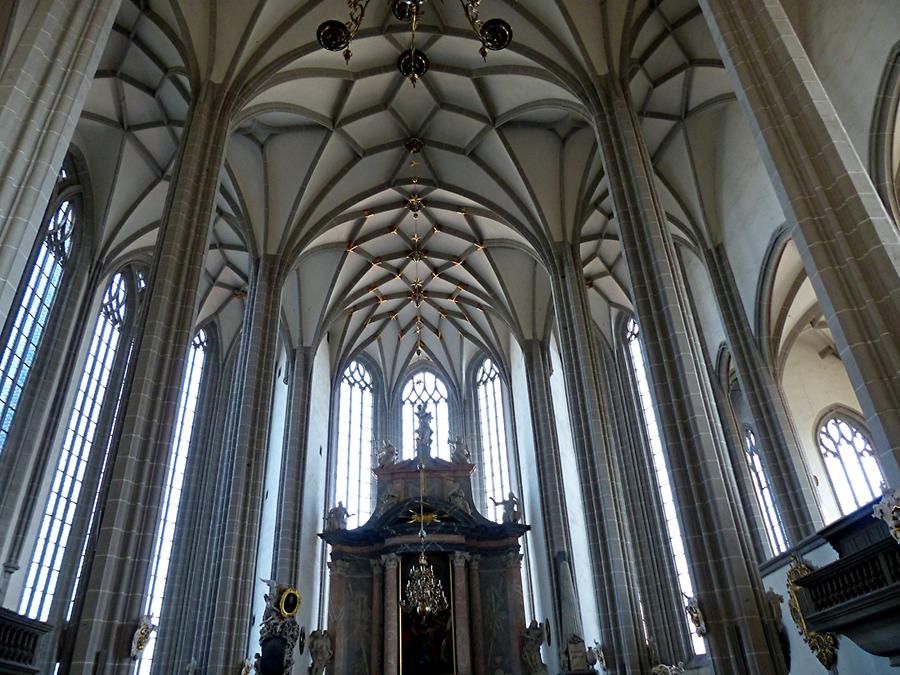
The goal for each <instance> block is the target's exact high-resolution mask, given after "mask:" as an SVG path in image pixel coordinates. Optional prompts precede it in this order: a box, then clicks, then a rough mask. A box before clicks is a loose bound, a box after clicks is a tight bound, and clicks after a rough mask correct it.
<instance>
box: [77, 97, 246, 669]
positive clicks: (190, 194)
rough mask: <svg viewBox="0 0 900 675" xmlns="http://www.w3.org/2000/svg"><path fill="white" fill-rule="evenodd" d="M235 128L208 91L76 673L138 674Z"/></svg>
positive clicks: (147, 330)
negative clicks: (134, 643)
mask: <svg viewBox="0 0 900 675" xmlns="http://www.w3.org/2000/svg"><path fill="white" fill-rule="evenodd" d="M228 123H229V111H228V99H227V98H226V97H225V96H224V92H223V91H222V89H221V87H220V86H218V85H212V84H206V85H204V86H203V88H202V89H201V90H200V91H199V92H197V98H196V100H195V101H194V104H193V106H192V109H191V113H190V117H189V119H188V122H187V125H186V127H185V130H184V135H183V137H182V142H181V150H180V153H179V157H178V159H177V163H176V166H175V173H174V176H173V178H172V187H171V188H170V190H169V195H168V198H167V202H166V209H165V215H164V218H163V222H162V225H161V226H160V230H159V234H158V238H157V246H156V255H155V256H154V260H153V265H152V267H151V271H150V275H149V279H148V281H147V284H148V288H147V290H146V293H147V298H148V300H147V306H146V308H145V312H144V314H143V316H142V317H141V318H140V321H139V324H138V327H137V330H136V336H137V337H136V340H135V344H134V347H133V353H132V359H133V362H134V368H133V369H132V372H133V373H134V374H133V376H132V377H131V378H130V379H131V381H130V382H126V384H125V394H124V396H125V398H124V400H123V403H122V407H123V411H122V414H123V422H122V433H121V436H120V437H119V439H118V443H117V444H116V445H115V446H114V447H113V448H111V450H110V458H109V464H108V467H109V468H108V482H109V488H108V492H107V494H108V497H107V499H106V500H105V503H104V506H103V508H102V510H101V513H102V519H101V520H100V524H99V530H98V537H97V542H96V548H95V552H94V555H93V559H92V561H90V568H89V569H90V573H89V575H88V576H87V577H86V595H85V600H84V603H83V606H82V613H81V616H80V619H79V621H78V622H77V625H78V628H77V634H76V637H75V645H74V652H73V657H72V661H71V672H82V671H92V669H94V668H95V667H100V668H102V669H103V670H102V672H104V673H123V674H124V673H129V672H130V671H131V669H132V668H133V667H134V664H133V662H132V661H131V658H130V653H129V651H130V641H131V635H132V634H133V632H134V630H135V628H136V627H137V622H138V618H139V617H140V615H141V614H142V612H143V608H144V602H145V599H146V592H147V583H148V575H149V570H150V561H151V557H152V555H153V544H154V535H155V532H156V526H157V523H158V519H159V506H160V499H161V495H162V490H163V484H164V482H165V476H166V470H167V463H168V458H169V453H170V451H171V443H172V435H173V432H174V425H175V420H176V417H177V412H178V404H179V400H180V396H181V385H182V381H183V379H184V369H185V359H186V356H187V352H188V349H189V348H190V343H191V340H192V338H193V334H194V318H195V309H196V305H197V286H198V281H199V278H200V273H201V271H202V269H203V261H204V257H205V253H206V243H207V238H208V232H209V224H210V222H211V219H212V215H213V208H214V205H215V199H216V193H217V189H218V184H219V172H220V170H221V167H222V163H223V160H224V151H225V141H226V138H227V135H228ZM85 565H86V566H87V565H88V562H87V561H86V563H85ZM98 664H102V665H100V666H98ZM98 672H100V671H98Z"/></svg>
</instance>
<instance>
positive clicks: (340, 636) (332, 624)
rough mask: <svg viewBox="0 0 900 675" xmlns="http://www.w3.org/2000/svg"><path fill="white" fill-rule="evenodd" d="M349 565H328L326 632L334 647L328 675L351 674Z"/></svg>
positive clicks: (332, 562)
mask: <svg viewBox="0 0 900 675" xmlns="http://www.w3.org/2000/svg"><path fill="white" fill-rule="evenodd" d="M349 568H350V564H349V563H348V562H347V561H346V560H332V561H331V562H329V563H328V574H329V576H330V581H331V583H330V584H329V588H330V591H329V596H328V632H329V633H330V634H331V640H332V645H333V647H334V657H333V659H332V661H331V665H330V666H328V672H329V673H336V674H337V675H349V673H351V672H353V671H352V670H351V669H350V668H349V665H350V664H349V663H348V658H347V657H348V655H349V652H350V650H349V647H350V645H349V638H348V635H347V633H348V631H347V626H348V624H349V623H350V617H349V616H348V612H349V611H350V610H349V608H348V607H347V593H346V591H347V583H348V582H347V573H348V572H349V571H350V569H349Z"/></svg>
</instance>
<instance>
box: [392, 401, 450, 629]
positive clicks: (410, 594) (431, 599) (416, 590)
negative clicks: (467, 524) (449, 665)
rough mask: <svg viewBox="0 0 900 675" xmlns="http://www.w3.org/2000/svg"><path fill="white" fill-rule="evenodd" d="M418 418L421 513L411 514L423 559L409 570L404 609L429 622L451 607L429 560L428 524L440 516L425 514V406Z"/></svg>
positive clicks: (428, 436) (427, 429)
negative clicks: (426, 552)
mask: <svg viewBox="0 0 900 675" xmlns="http://www.w3.org/2000/svg"><path fill="white" fill-rule="evenodd" d="M416 415H417V416H418V418H419V429H418V439H417V446H419V447H417V448H416V452H417V453H418V455H419V463H418V469H419V512H418V513H415V512H414V511H413V512H411V514H412V518H410V522H413V523H418V524H419V559H418V561H417V562H416V564H415V565H413V568H412V569H411V570H410V571H409V580H408V581H407V582H406V591H405V592H404V594H403V599H402V601H401V602H400V607H401V608H402V609H403V611H404V612H415V613H416V614H418V615H419V616H420V617H421V618H422V619H425V618H427V617H429V616H431V615H434V614H440V613H441V612H444V611H446V609H447V607H448V606H449V604H448V602H447V596H446V595H444V587H443V585H442V584H441V580H440V579H438V578H437V577H435V575H434V567H433V566H431V565H430V564H428V560H427V559H426V558H425V536H426V534H425V523H426V522H431V523H433V522H439V521H438V517H437V514H436V513H425V456H426V455H429V456H430V454H431V426H430V425H429V424H428V420H430V419H431V415H430V414H428V413H427V412H426V410H425V407H424V405H420V407H419V410H418V411H417V412H416ZM426 432H427V433H426ZM426 445H427V448H426V447H425V446H426Z"/></svg>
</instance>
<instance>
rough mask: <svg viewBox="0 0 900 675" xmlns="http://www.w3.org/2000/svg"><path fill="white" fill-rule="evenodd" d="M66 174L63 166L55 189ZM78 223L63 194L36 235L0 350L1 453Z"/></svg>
mask: <svg viewBox="0 0 900 675" xmlns="http://www.w3.org/2000/svg"><path fill="white" fill-rule="evenodd" d="M67 179H68V175H67V173H66V171H65V169H63V170H62V171H61V172H60V175H59V178H58V180H57V189H59V188H60V187H61V186H63V185H64V184H65V181H66V180H67ZM75 227H76V214H75V207H74V204H73V203H72V201H71V200H68V199H64V200H62V201H60V202H59V204H58V205H57V206H56V208H55V209H54V210H53V211H52V212H51V214H50V217H49V218H48V219H47V222H46V223H44V227H43V229H42V230H41V232H40V234H39V235H38V236H39V237H40V244H38V246H37V253H36V255H35V257H34V259H33V262H32V263H31V268H30V270H29V271H28V272H27V277H26V279H27V280H26V281H25V287H24V289H23V291H22V295H21V299H20V301H19V306H18V307H17V308H16V309H15V310H14V311H15V318H14V319H13V324H12V329H11V330H10V333H9V337H8V338H7V340H6V345H5V346H4V347H3V354H2V356H0V453H2V452H3V448H4V447H5V446H6V438H7V436H8V435H9V431H10V428H11V427H12V422H13V417H14V416H15V414H16V410H18V407H19V400H20V399H21V396H22V392H23V391H24V389H25V383H26V381H27V380H28V374H29V373H30V372H31V367H32V365H33V364H34V358H35V356H36V354H37V351H38V347H39V346H40V344H41V338H42V337H43V335H44V329H45V328H46V326H47V319H48V317H49V316H50V310H51V309H52V307H53V303H54V301H55V300H56V296H57V292H58V291H59V287H60V283H61V282H62V278H63V273H64V272H65V270H66V264H67V263H68V261H69V258H70V254H71V251H72V233H73V230H74V229H75Z"/></svg>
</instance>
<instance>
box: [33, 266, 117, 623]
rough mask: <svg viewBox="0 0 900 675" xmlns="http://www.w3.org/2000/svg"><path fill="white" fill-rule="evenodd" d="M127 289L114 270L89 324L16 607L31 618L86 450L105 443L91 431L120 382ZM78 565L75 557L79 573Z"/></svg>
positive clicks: (45, 591) (58, 547) (39, 607)
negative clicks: (115, 376) (115, 378)
mask: <svg viewBox="0 0 900 675" xmlns="http://www.w3.org/2000/svg"><path fill="white" fill-rule="evenodd" d="M127 292H128V283H127V280H126V277H125V275H124V274H121V273H119V274H116V275H115V276H114V277H113V278H112V281H111V282H110V284H109V286H108V287H107V289H106V292H105V293H104V295H103V302H102V304H101V306H100V313H99V315H98V317H97V321H96V323H95V324H94V331H93V334H92V338H91V344H90V348H89V349H88V355H87V361H86V362H85V364H84V370H83V371H82V373H81V379H80V382H79V385H78V391H77V392H76V394H75V402H74V405H73V406H72V410H71V411H70V413H69V420H68V423H67V425H66V432H65V436H64V438H63V442H62V448H61V449H60V453H59V461H58V462H57V465H56V470H55V471H54V474H53V481H52V483H51V486H50V495H49V497H48V498H47V504H46V507H45V509H44V516H43V518H42V520H41V526H40V530H39V532H38V538H37V541H36V543H35V547H34V553H33V555H32V559H31V564H30V566H29V569H28V576H27V577H26V581H25V590H24V592H23V594H22V600H21V602H20V604H19V612H20V613H22V614H25V615H26V616H28V617H30V618H33V619H39V620H41V621H46V620H47V618H48V617H49V613H50V609H51V606H52V603H53V598H54V596H55V594H56V586H57V582H58V580H59V573H60V570H61V568H62V562H63V557H64V555H65V552H66V546H67V545H68V543H69V535H70V534H71V529H72V524H73V522H74V518H75V510H76V508H77V506H78V500H79V498H80V497H81V488H82V484H83V481H84V477H85V472H86V471H87V468H88V463H89V462H90V459H91V453H92V451H93V449H94V445H95V444H96V443H100V444H101V445H102V446H103V450H104V451H105V450H106V449H107V448H106V445H105V442H104V441H105V439H101V438H97V433H96V432H97V425H98V424H99V423H100V415H101V412H102V410H103V407H104V405H105V403H106V401H107V400H108V398H109V397H108V396H107V390H108V389H109V388H111V387H112V388H114V390H115V391H116V399H117V400H118V394H119V393H120V391H121V382H111V381H110V376H111V374H112V370H113V365H114V363H115V360H116V354H117V352H118V350H119V348H120V346H121V345H120V342H121V339H122V326H123V324H124V322H125V313H126V300H127ZM116 408H118V406H116ZM104 464H105V462H104ZM82 555H83V554H82ZM80 568H81V564H80V563H79V573H80Z"/></svg>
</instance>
